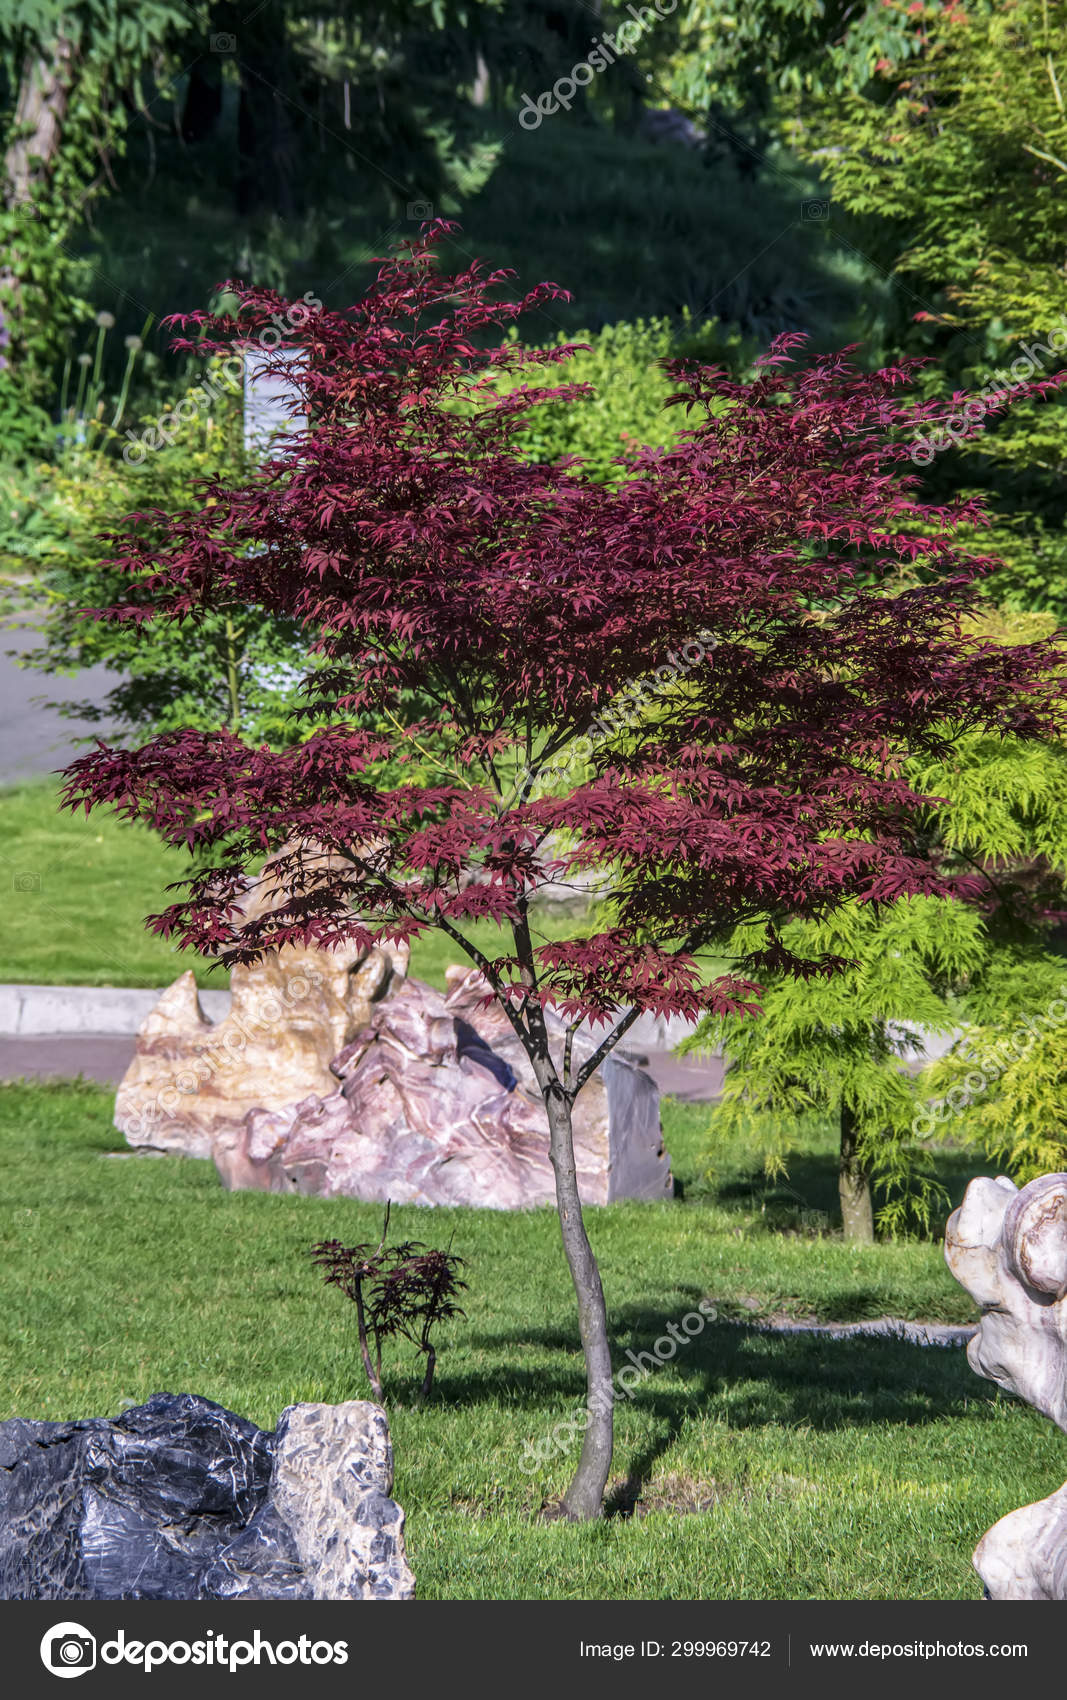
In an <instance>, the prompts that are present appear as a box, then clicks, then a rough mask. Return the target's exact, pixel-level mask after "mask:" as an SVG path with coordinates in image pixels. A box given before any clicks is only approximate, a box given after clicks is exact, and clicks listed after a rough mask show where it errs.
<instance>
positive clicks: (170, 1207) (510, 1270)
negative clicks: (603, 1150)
mask: <svg viewBox="0 0 1067 1700" xmlns="http://www.w3.org/2000/svg"><path fill="white" fill-rule="evenodd" d="M666 1110H667V1114H666V1123H667V1136H668V1142H669V1145H670V1148H671V1151H672V1154H673V1157H674V1162H675V1169H676V1172H677V1174H678V1176H679V1178H680V1180H681V1181H682V1183H683V1186H684V1189H685V1190H684V1197H683V1198H682V1199H681V1200H680V1201H678V1202H675V1203H673V1204H669V1205H667V1204H664V1205H654V1206H653V1205H644V1206H639V1205H615V1206H611V1207H609V1208H607V1209H604V1210H598V1211H592V1212H590V1225H591V1234H592V1237H593V1241H594V1244H595V1247H596V1250H597V1253H598V1255H599V1258H600V1261H601V1265H602V1268H603V1273H604V1281H605V1287H606V1291H607V1294H608V1304H609V1309H610V1313H611V1321H612V1328H613V1334H614V1342H615V1344H614V1352H615V1358H616V1363H617V1364H618V1365H621V1364H622V1363H623V1362H625V1361H626V1360H625V1354H626V1352H627V1350H628V1349H633V1350H634V1351H635V1352H640V1351H642V1350H647V1349H648V1348H649V1346H650V1345H651V1344H652V1343H653V1341H655V1340H656V1339H657V1338H658V1337H659V1336H660V1335H662V1334H663V1332H664V1329H665V1326H666V1324H667V1323H668V1322H671V1321H676V1320H680V1319H681V1317H682V1316H684V1315H685V1314H686V1313H687V1312H688V1311H690V1310H692V1309H693V1308H694V1307H695V1305H696V1304H697V1303H698V1301H699V1300H700V1299H701V1298H702V1297H708V1298H710V1299H711V1301H712V1302H713V1303H714V1304H715V1305H716V1306H717V1307H718V1309H719V1312H720V1315H721V1317H722V1318H723V1320H722V1321H720V1322H718V1323H715V1324H712V1325H709V1326H708V1327H707V1328H706V1329H705V1331H704V1333H703V1334H702V1335H701V1336H700V1337H699V1338H698V1339H696V1340H695V1341H693V1342H692V1343H691V1344H690V1345H688V1346H686V1347H685V1348H682V1349H681V1350H680V1351H679V1353H678V1355H677V1357H676V1358H675V1360H674V1362H673V1363H672V1364H670V1365H668V1366H666V1367H664V1368H662V1369H660V1370H658V1371H657V1372H655V1374H654V1375H653V1376H651V1377H650V1378H649V1379H648V1380H646V1381H645V1383H644V1384H643V1385H642V1387H641V1388H640V1389H639V1390H638V1391H637V1395H636V1397H635V1398H634V1399H633V1400H632V1401H623V1402H622V1405H621V1408H620V1410H619V1419H618V1449H617V1455H616V1482H615V1506H616V1508H617V1509H616V1514H615V1515H612V1516H609V1517H608V1518H607V1519H605V1520H604V1521H603V1522H602V1523H601V1524H599V1525H597V1526H595V1527H586V1528H575V1527H571V1526H569V1525H566V1524H561V1523H543V1522H540V1521H538V1520H537V1519H536V1516H535V1513H536V1512H537V1510H538V1508H539V1507H540V1505H541V1503H542V1499H543V1497H545V1496H549V1497H550V1496H552V1495H553V1494H558V1493H559V1492H560V1490H561V1489H562V1488H563V1486H564V1485H565V1481H566V1476H567V1468H568V1464H569V1462H570V1459H560V1460H559V1461H558V1463H555V1464H553V1465H550V1466H547V1467H545V1468H543V1469H541V1470H539V1472H538V1473H537V1475H536V1476H534V1477H530V1476H528V1475H526V1474H524V1473H523V1469H522V1457H523V1449H524V1447H525V1445H526V1443H527V1442H529V1441H533V1442H535V1443H536V1442H537V1441H540V1440H543V1439H545V1438H546V1437H547V1436H549V1435H550V1433H551V1431H552V1429H553V1426H554V1425H555V1424H556V1423H557V1422H559V1421H560V1420H561V1418H563V1417H565V1416H566V1415H567V1413H568V1412H571V1411H573V1410H574V1409H575V1407H576V1405H577V1403H578V1401H579V1400H580V1397H581V1390H582V1376H581V1363H580V1357H579V1355H578V1353H577V1351H576V1350H575V1343H574V1342H575V1324H574V1304H573V1297H572V1295H571V1292H570V1290H569V1285H568V1279H567V1275H566V1272H565V1268H564V1265H563V1260H562V1255H561V1252H560V1249H559V1244H558V1230H557V1226H556V1222H555V1219H554V1216H553V1214H552V1212H551V1211H548V1210H544V1211H537V1212H532V1213H528V1214H524V1215H503V1214H495V1213H493V1212H475V1211H466V1210H441V1211H436V1212H433V1213H431V1212H429V1211H424V1210H423V1211H420V1210H418V1209H415V1208H412V1207H408V1208H404V1209H400V1210H397V1211H394V1213H393V1227H394V1229H395V1231H396V1233H397V1234H398V1235H401V1236H403V1235H406V1234H411V1235H413V1236H416V1237H420V1238H425V1239H427V1240H428V1241H430V1243H434V1244H439V1245H440V1244H444V1243H446V1242H447V1241H448V1239H449V1237H450V1236H451V1235H452V1234H453V1233H454V1235H455V1249H456V1250H457V1251H458V1252H459V1253H460V1254H461V1255H462V1256H464V1257H465V1258H466V1259H467V1262H468V1267H467V1271H466V1274H467V1278H468V1280H469V1284H470V1285H469V1292H468V1293H467V1295H466V1309H467V1313H468V1314H467V1320H466V1322H465V1323H461V1322H457V1323H455V1324H453V1325H451V1327H450V1328H449V1330H448V1333H447V1335H446V1336H444V1337H443V1339H442V1347H443V1349H442V1352H441V1358H440V1363H439V1370H438V1383H437V1388H436V1391H435V1395H434V1399H433V1401H432V1403H431V1405H430V1406H429V1407H428V1408H426V1409H422V1410H420V1409H418V1408H416V1407H415V1405H414V1403H413V1391H414V1387H415V1370H414V1365H413V1363H412V1361H411V1358H410V1357H404V1356H403V1355H401V1354H400V1353H399V1352H398V1353H396V1354H394V1355H393V1357H392V1358H391V1359H390V1360H389V1362H388V1364H387V1389H389V1390H391V1400H390V1418H391V1423H392V1431H393V1439H394V1444H395V1449H396V1461H397V1479H396V1493H397V1497H398V1498H399V1499H400V1501H401V1503H402V1504H403V1505H404V1507H405V1509H406V1511H407V1513H408V1535H409V1545H410V1554H411V1559H412V1564H413V1567H414V1569H415V1572H416V1576H417V1578H418V1585H419V1591H420V1594H421V1595H422V1596H423V1597H424V1598H435V1597H448V1598H482V1597H489V1598H499V1597H504V1596H506V1597H521V1598H531V1597H537V1598H544V1597H578V1598H593V1597H595V1598H605V1599H610V1598H626V1597H653V1598H655V1597H678V1598H725V1599H736V1598H746V1597H753V1598H781V1597H785V1598H828V1597H829V1598H886V1597H918V1598H956V1597H977V1596H978V1595H979V1593H980V1588H979V1584H978V1581H977V1578H976V1577H975V1575H974V1573H973V1572H972V1570H971V1568H970V1563H969V1556H970V1552H971V1549H972V1548H973V1546H974V1543H975V1541H976V1539H977V1537H978V1535H979V1534H980V1533H981V1532H982V1531H983V1530H984V1529H985V1528H987V1527H988V1525H989V1524H990V1523H992V1522H993V1521H994V1520H995V1519H996V1518H997V1517H999V1516H1001V1515H1002V1514H1003V1513H1004V1512H1006V1511H1008V1510H1009V1509H1011V1508H1013V1507H1015V1506H1018V1505H1022V1504H1024V1503H1026V1502H1028V1501H1032V1500H1034V1499H1037V1498H1040V1497H1042V1496H1044V1495H1046V1494H1048V1493H1050V1492H1051V1491H1052V1490H1053V1489H1054V1488H1056V1487H1058V1486H1059V1484H1060V1483H1061V1482H1062V1480H1063V1478H1064V1476H1065V1475H1067V1440H1065V1437H1064V1436H1063V1435H1061V1434H1059V1433H1057V1431H1056V1430H1055V1429H1054V1428H1053V1426H1052V1424H1051V1423H1049V1422H1048V1421H1046V1420H1045V1419H1044V1418H1041V1417H1039V1416H1037V1415H1036V1413H1034V1412H1032V1411H1030V1410H1029V1409H1027V1408H1026V1407H1023V1406H1021V1405H1019V1404H1017V1403H1016V1402H1015V1401H1013V1400H1011V1399H1009V1398H1005V1397H1004V1396H1002V1395H1000V1394H998V1393H997V1391H996V1390H995V1389H994V1388H993V1387H991V1386H990V1385H989V1384H988V1383H985V1382H982V1381H980V1380H979V1379H978V1378H977V1377H976V1376H975V1375H974V1374H973V1373H972V1372H971V1371H970V1369H969V1368H968V1367H967V1364H966V1362H965V1360H964V1357H963V1354H962V1352H960V1351H957V1350H951V1351H949V1350H932V1349H927V1350H923V1349H920V1348H916V1347H912V1346H907V1345H902V1344H900V1343H898V1342H893V1341H875V1340H867V1341H848V1342H845V1341H836V1340H826V1339H818V1338H803V1337H800V1338H774V1337H771V1336H767V1335H760V1334H758V1333H756V1332H754V1331H753V1330H752V1329H751V1327H747V1328H746V1327H744V1326H736V1325H733V1324H732V1323H730V1322H729V1321H727V1320H726V1318H729V1317H748V1318H749V1320H751V1317H752V1315H754V1314H757V1313H762V1314H765V1315H766V1314H771V1313H774V1312H777V1311H783V1310H784V1311H786V1312H789V1313H792V1314H800V1313H807V1312H811V1311H814V1312H817V1313H818V1314H819V1315H820V1316H822V1317H825V1318H834V1317H841V1318H852V1317H857V1316H865V1315H871V1316H873V1315H879V1314H882V1313H891V1314H895V1315H901V1316H921V1317H930V1318H935V1317H936V1318H943V1319H948V1320H966V1319H968V1317H969V1315H970V1307H969V1302H968V1300H967V1298H966V1296H965V1295H964V1294H963V1293H962V1292H961V1291H960V1289H959V1288H958V1287H956V1285H955V1283H954V1282H953V1281H952V1280H951V1278H950V1277H949V1275H948V1273H947V1271H946V1270H945V1268H944V1264H943V1262H942V1259H941V1254H940V1250H939V1248H938V1247H937V1246H936V1245H932V1244H913V1245H902V1244H895V1245H879V1246H876V1247H873V1248H869V1249H863V1248H852V1247H846V1246H845V1245H844V1244H843V1243H842V1242H841V1241H839V1240H836V1239H833V1238H830V1237H826V1236H823V1237H817V1236H813V1235H812V1234H810V1233H806V1232H803V1231H793V1232H792V1233H785V1232H782V1231H781V1229H782V1228H783V1227H788V1225H789V1222H790V1220H791V1218H790V1214H789V1212H790V1211H791V1210H792V1211H793V1212H794V1217H793V1218H792V1219H793V1220H794V1221H795V1222H800V1221H810V1220H812V1216H811V1211H810V1207H812V1206H814V1207H815V1208H816V1209H819V1208H822V1207H823V1206H824V1205H826V1203H827V1202H828V1200H829V1197H830V1194H831V1191H832V1161H831V1158H830V1154H829V1144H828V1142H827V1143H826V1145H825V1148H823V1149H813V1150H812V1151H811V1152H809V1153H808V1154H807V1156H806V1157H805V1159H804V1160H803V1162H801V1163H799V1164H797V1165H795V1166H794V1169H793V1176H792V1181H791V1187H792V1189H793V1190H792V1193H790V1192H789V1191H787V1190H784V1189H776V1190H774V1191H773V1192H772V1193H770V1194H769V1195H768V1194H767V1193H766V1192H764V1193H763V1194H761V1193H760V1192H759V1191H756V1192H753V1190H752V1188H751V1186H749V1185H746V1184H742V1180H741V1178H740V1177H735V1179H734V1181H733V1183H732V1184H730V1185H729V1186H727V1187H726V1188H725V1190H724V1192H722V1193H720V1194H718V1195H713V1194H711V1193H709V1192H707V1191H706V1190H704V1189H703V1188H702V1187H701V1184H700V1182H699V1178H698V1161H697V1153H698V1151H699V1148H700V1144H701V1141H702V1138H703V1136H704V1130H705V1125H706V1115H707V1112H706V1110H703V1109H699V1108H686V1107H681V1106H678V1105H675V1104H668V1105H667V1106H666ZM110 1115H111V1099H110V1095H109V1094H107V1093H105V1092H103V1091H100V1090H97V1089H95V1088H88V1087H80V1088H79V1087H74V1086H70V1085H67V1086H40V1085H37V1086H26V1085H11V1086H7V1087H3V1088H0V1141H2V1151H3V1172H4V1186H3V1189H2V1198H0V1318H2V1320H0V1385H2V1387H3V1389H4V1393H3V1413H2V1414H3V1415H5V1416H6V1415H9V1414H13V1413H18V1414H20V1415H23V1416H26V1417H49V1418H65V1417H74V1416H84V1415H89V1414H97V1415H104V1414H112V1413H114V1412H116V1411H117V1410H118V1409H119V1408H120V1407H121V1406H122V1404H123V1403H124V1402H130V1401H139V1400H141V1399H143V1398H145V1397H146V1396H147V1395H148V1394H149V1393H151V1392H153V1391H156V1390H158V1389H169V1390H171V1391H194V1392H198V1393H202V1394H206V1395H207V1396H209V1397H211V1398H214V1399H217V1400H219V1401H221V1402H222V1403H223V1404H225V1405H228V1406H230V1407H231V1408H233V1409H235V1410H237V1411H239V1412H242V1413H244V1414H245V1415H247V1416H249V1417H252V1418H253V1419H255V1420H256V1421H257V1422H259V1423H262V1424H265V1425H271V1426H272V1425H273V1423H274V1421H275V1419H276V1417H277V1415H278V1412H279V1411H280V1409H281V1408H282V1407H283V1406H284V1405H285V1404H287V1403H290V1402H292V1401H294V1400H300V1399H313V1400H342V1399H346V1398H352V1397H362V1396H363V1393H364V1391H365V1389H364V1386H363V1384H362V1380H361V1376H360V1373H359V1371H358V1369H357V1359H356V1352H355V1349H354V1338H353V1329H352V1321H351V1316H350V1315H349V1313H348V1307H347V1306H346V1303H345V1301H344V1300H343V1298H341V1297H340V1295H338V1294H337V1293H336V1292H333V1291H327V1290H326V1289H325V1288H324V1287H323V1286H322V1284H321V1277H320V1276H319V1275H318V1274H317V1272H316V1271H315V1270H314V1269H313V1268H312V1266H311V1265H310V1263H309V1261H308V1259H307V1248H308V1246H309V1245H310V1243H311V1242H312V1241H313V1240H316V1239H319V1238H322V1237H327V1236H332V1235H337V1236H339V1237H341V1238H342V1239H345V1240H354V1239H361V1238H366V1237H368V1236H369V1235H370V1234H372V1233H374V1232H375V1231H376V1229H377V1227H378V1225H379V1221H380V1214H379V1211H378V1210H377V1208H375V1207H373V1206H366V1205H361V1204H358V1203H356V1202H354V1201H350V1200H340V1201H338V1200H332V1201H331V1200H322V1199H313V1198H296V1197H274V1196H269V1195H261V1194H255V1193H239V1194H227V1193H225V1192H223V1191H222V1190H221V1189H220V1187H219V1186H218V1183H217V1181H216V1178H215V1174H214V1170H213V1168H212V1167H211V1165H210V1164H208V1163H204V1162H195V1161H191V1160H186V1159H179V1158H154V1159H149V1158H143V1157H132V1156H131V1157H125V1158H123V1159H119V1160H115V1159H109V1158H108V1157H107V1155H106V1154H107V1153H108V1152H111V1151H115V1150H118V1149H121V1141H120V1140H119V1137H118V1136H117V1135H116V1134H115V1132H114V1130H113V1129H112V1127H111V1125H110ZM964 1180H965V1175H964V1173H963V1172H962V1171H960V1172H959V1173H958V1174H954V1175H953V1176H952V1178H951V1184H952V1187H953V1191H954V1193H955V1194H956V1195H957V1196H958V1193H959V1190H960V1188H961V1187H962V1185H963V1182H964ZM771 1224H777V1228H776V1229H775V1230H773V1231H772V1227H771ZM753 1306H755V1307H757V1309H756V1311H755V1312H754V1311H752V1308H751V1307H753ZM635 1501H636V1507H637V1510H636V1515H628V1514H627V1513H628V1511H630V1510H631V1509H632V1507H633V1505H634V1502H635Z"/></svg>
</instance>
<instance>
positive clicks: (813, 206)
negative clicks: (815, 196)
mask: <svg viewBox="0 0 1067 1700" xmlns="http://www.w3.org/2000/svg"><path fill="white" fill-rule="evenodd" d="M800 217H801V220H802V222H803V223H804V224H825V223H826V220H827V219H828V218H829V217H830V203H829V201H801V203H800Z"/></svg>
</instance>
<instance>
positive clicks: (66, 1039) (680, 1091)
mask: <svg viewBox="0 0 1067 1700" xmlns="http://www.w3.org/2000/svg"><path fill="white" fill-rule="evenodd" d="M134 1044H135V1040H134V1038H133V1035H132V1034H128V1033H20V1034H16V1035H14V1036H6V1037H0V1080H20V1079H22V1078H24V1077H25V1078H26V1079H31V1080H43V1079H48V1078H50V1077H51V1078H57V1079H62V1080H73V1079H74V1077H75V1076H76V1075H79V1074H83V1075H85V1076H86V1077H87V1078H88V1079H89V1080H99V1081H100V1082H101V1083H102V1084H103V1085H105V1086H109V1085H110V1086H117V1085H118V1083H119V1081H120V1080H121V1079H122V1077H123V1075H124V1074H125V1072H126V1070H127V1068H128V1067H129V1065H130V1059H131V1058H132V1056H133V1050H134ZM642 1055H644V1056H647V1057H648V1072H649V1073H650V1074H651V1076H652V1078H653V1080H654V1081H655V1082H656V1085H657V1086H658V1087H659V1089H660V1091H661V1092H662V1093H663V1095H664V1096H665V1097H666V1096H667V1095H668V1094H669V1095H671V1096H672V1097H675V1098H681V1099H683V1100H684V1101H685V1102H686V1103H691V1104H709V1103H711V1102H712V1100H713V1099H715V1098H717V1097H718V1095H719V1092H720V1091H721V1089H722V1063H721V1061H720V1060H719V1058H718V1057H709V1058H707V1059H706V1060H703V1061H701V1062H700V1063H698V1064H697V1063H689V1062H681V1061H679V1059H678V1058H677V1057H674V1056H672V1055H671V1053H670V1052H669V1051H663V1052H656V1051H645V1052H642Z"/></svg>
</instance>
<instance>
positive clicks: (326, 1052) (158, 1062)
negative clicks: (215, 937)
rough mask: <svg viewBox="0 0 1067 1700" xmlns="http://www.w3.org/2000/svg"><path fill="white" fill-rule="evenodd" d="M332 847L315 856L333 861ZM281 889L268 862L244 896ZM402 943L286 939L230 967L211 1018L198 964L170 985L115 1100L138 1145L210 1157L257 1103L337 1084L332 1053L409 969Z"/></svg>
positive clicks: (266, 897)
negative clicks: (334, 946) (362, 945)
mask: <svg viewBox="0 0 1067 1700" xmlns="http://www.w3.org/2000/svg"><path fill="white" fill-rule="evenodd" d="M336 860H337V859H335V858H328V857H322V856H320V857H318V858H309V865H311V866H314V865H315V861H317V862H318V863H319V864H320V865H326V866H333V865H335V863H336ZM283 900H284V892H282V891H281V890H280V889H279V887H278V885H277V884H276V883H275V881H274V880H273V878H272V876H271V864H270V863H268V864H267V866H266V867H265V868H264V871H263V873H262V875H260V876H259V878H258V879H256V880H254V881H250V882H249V886H248V890H247V892H246V893H245V896H244V898H243V899H242V901H241V904H240V908H241V910H242V912H243V913H244V915H245V917H246V918H247V919H249V920H252V919H255V918H258V917H259V916H261V915H262V914H264V913H268V912H270V911H271V910H272V909H273V908H275V907H277V906H278V905H279V903H280V902H281V901H283ZM409 954H410V952H409V949H408V946H407V945H399V944H398V945H384V946H382V947H380V948H379V949H376V950H373V951H370V952H369V953H368V952H361V951H359V950H357V949H354V948H349V949H347V950H345V949H339V950H321V949H317V948H313V947H303V948H298V947H296V946H286V947H285V948H284V949H282V950H280V951H276V952H272V953H271V954H270V955H268V956H266V957H264V958H263V959H262V960H261V961H260V962H258V963H256V964H254V965H252V966H250V967H235V968H233V969H232V970H231V974H230V991H231V1005H230V1011H229V1014H228V1015H226V1016H225V1017H224V1018H223V1020H221V1021H219V1022H216V1023H212V1022H210V1021H208V1020H207V1018H206V1017H205V1015H204V1013H203V1010H202V1009H201V1007H200V1000H199V998H198V996H197V990H196V981H195V979H194V976H193V973H192V971H191V970H190V971H189V972H187V973H185V974H182V975H181V976H180V978H179V979H177V980H175V982H174V984H173V985H172V986H170V987H168V989H167V990H166V991H165V992H164V994H163V996H162V997H161V998H160V1000H159V1002H158V1004H157V1005H156V1007H155V1009H154V1010H153V1011H152V1013H151V1014H150V1015H149V1016H148V1018H147V1020H146V1021H145V1023H144V1025H143V1026H142V1028H141V1031H140V1033H139V1034H138V1038H137V1050H136V1054H135V1056H134V1059H133V1062H132V1063H131V1064H130V1067H129V1069H128V1070H127V1072H126V1075H125V1078H124V1079H123V1081H122V1084H121V1085H120V1087H119V1090H118V1095H117V1098H116V1101H115V1125H116V1127H118V1128H119V1129H120V1130H121V1131H122V1132H123V1133H124V1134H125V1135H126V1138H127V1140H128V1141H129V1143H130V1144H131V1145H133V1146H147V1147H150V1148H152V1149H155V1150H163V1151H175V1152H182V1153H184V1154H185V1155H186V1156H190V1157H210V1156H211V1151H212V1142H213V1139H214V1136H215V1134H216V1132H217V1131H218V1130H219V1129H220V1128H221V1127H223V1126H225V1125H226V1124H227V1123H234V1124H239V1123H240V1122H241V1121H242V1120H243V1119H244V1117H245V1116H246V1115H247V1114H248V1112H249V1110H252V1109H269V1110H280V1109H283V1108H284V1107H285V1106H287V1105H291V1104H293V1103H295V1102H297V1101H298V1100H299V1099H301V1098H306V1097H307V1095H308V1094H309V1093H315V1092H320V1093H326V1092H330V1091H332V1090H333V1089H334V1087H335V1086H336V1081H335V1079H334V1077H333V1075H332V1074H331V1073H330V1063H331V1061H332V1059H333V1058H334V1057H335V1056H337V1054H338V1052H339V1051H342V1050H343V1049H344V1047H345V1046H346V1045H348V1044H349V1043H350V1042H351V1040H352V1039H353V1038H354V1037H355V1035H356V1034H357V1033H358V1032H359V1031H360V1029H361V1028H363V1027H364V1026H365V1024H366V1022H367V1020H368V1019H369V1017H370V1014H371V1010H372V1008H373V1006H374V1004H375V1002H376V1000H378V999H379V998H382V997H384V996H385V995H386V994H387V993H388V992H389V991H390V989H391V987H393V986H394V985H395V984H396V983H397V982H399V981H400V980H402V979H403V978H404V975H405V974H406V972H407V962H408V956H409Z"/></svg>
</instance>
